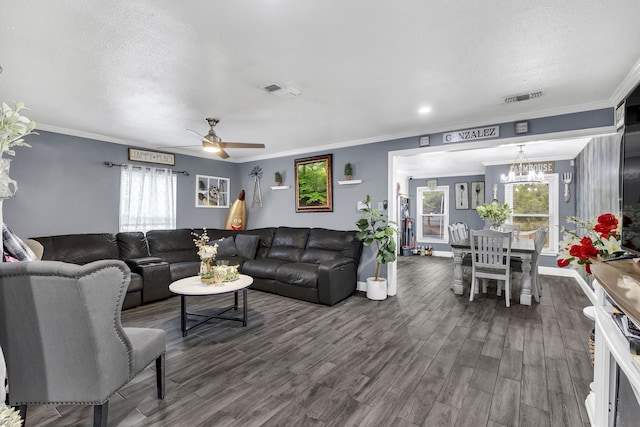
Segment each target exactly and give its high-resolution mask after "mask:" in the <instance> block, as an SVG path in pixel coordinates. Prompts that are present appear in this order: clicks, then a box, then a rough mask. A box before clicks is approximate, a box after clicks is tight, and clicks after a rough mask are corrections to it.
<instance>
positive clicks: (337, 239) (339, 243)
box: [307, 228, 362, 263]
mask: <svg viewBox="0 0 640 427" xmlns="http://www.w3.org/2000/svg"><path fill="white" fill-rule="evenodd" d="M357 233H358V232H357V231H338V230H327V229H325V228H312V229H311V231H310V232H309V239H308V240H307V248H309V249H324V250H330V251H339V252H340V253H341V254H342V256H345V257H347V258H351V259H353V260H355V262H356V263H358V262H360V254H361V252H362V242H361V241H360V240H358V239H357V238H356V235H357Z"/></svg>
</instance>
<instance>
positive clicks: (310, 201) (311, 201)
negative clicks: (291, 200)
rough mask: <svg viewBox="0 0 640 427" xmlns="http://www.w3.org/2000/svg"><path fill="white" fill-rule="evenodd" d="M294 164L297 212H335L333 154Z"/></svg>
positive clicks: (300, 160) (306, 159) (297, 160)
mask: <svg viewBox="0 0 640 427" xmlns="http://www.w3.org/2000/svg"><path fill="white" fill-rule="evenodd" d="M294 162H295V168H294V170H295V185H296V212H333V170H332V168H333V154H325V155H322V156H315V157H306V158H304V159H296V160H295V161H294Z"/></svg>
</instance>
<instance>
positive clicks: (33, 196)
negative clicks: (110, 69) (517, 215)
mask: <svg viewBox="0 0 640 427" xmlns="http://www.w3.org/2000/svg"><path fill="white" fill-rule="evenodd" d="M613 117H614V116H613V109H612V108H605V109H600V110H594V111H587V112H582V113H575V114H565V115H561V116H554V117H547V118H541V119H531V120H529V130H530V131H529V133H528V135H535V134H539V135H544V134H546V133H554V132H563V131H571V130H577V129H589V128H600V127H606V126H611V125H613ZM487 125H491V124H487ZM419 136H420V135H417V136H415V137H408V138H403V139H396V140H391V141H383V142H379V143H373V144H367V145H363V146H355V147H346V148H340V149H332V150H322V151H319V152H317V153H306V154H304V155H300V156H287V157H281V158H276V159H268V160H261V161H257V162H249V163H244V164H235V163H229V162H222V161H216V160H208V159H201V158H198V157H190V156H183V155H176V165H175V166H174V167H173V169H175V170H187V171H188V172H189V173H190V176H188V177H185V176H182V175H179V176H178V212H177V216H178V223H177V226H178V227H179V228H182V227H201V226H206V227H211V228H221V227H223V225H224V221H225V219H226V215H227V210H226V209H205V208H195V201H194V197H195V196H194V191H195V175H196V174H203V175H214V176H222V177H228V178H230V179H231V188H230V193H231V201H233V200H235V198H236V197H237V194H238V192H239V191H240V190H241V189H245V190H246V192H247V227H248V228H258V227H265V226H280V225H288V226H305V227H307V226H309V227H326V228H332V229H338V230H350V229H354V228H355V221H356V220H357V218H358V217H359V215H358V212H357V210H356V203H357V201H359V200H363V199H364V198H365V196H366V195H367V194H370V195H371V196H372V197H374V198H375V199H376V201H382V200H385V199H386V198H387V194H388V188H389V185H390V184H389V183H388V179H387V174H388V172H387V169H388V152H389V151H398V150H404V149H409V148H418V147H419ZM514 136H515V133H514V124H513V122H508V123H502V124H500V139H504V138H510V137H514ZM28 142H30V143H31V144H32V145H33V148H21V147H19V148H18V153H17V155H16V157H15V159H14V161H13V164H12V169H11V177H12V178H13V179H16V180H17V181H18V184H19V186H20V189H19V191H18V194H17V196H16V197H15V198H13V199H11V200H7V201H6V202H5V203H4V220H5V222H6V223H7V224H8V225H9V227H11V228H12V230H13V231H14V232H16V233H17V234H19V235H21V236H43V235H54V234H71V233H90V232H117V231H118V204H119V182H120V176H119V171H118V169H117V168H111V169H109V168H106V167H105V166H104V164H103V163H104V162H105V161H111V162H114V163H128V161H127V147H126V146H124V145H119V144H111V143H106V142H99V141H93V140H89V139H85V138H79V137H73V136H66V135H60V134H55V133H50V132H40V135H34V136H30V137H28ZM430 142H431V146H432V147H433V146H438V145H442V133H436V134H431V135H430ZM327 153H332V154H333V175H334V177H333V181H334V191H333V197H334V199H333V205H334V211H333V212H330V213H296V212H295V205H294V196H295V191H294V189H293V188H290V189H289V190H280V191H273V190H271V189H270V188H269V187H270V186H271V185H273V184H272V183H273V178H272V177H273V173H274V172H275V171H276V170H278V171H280V172H281V173H282V174H283V177H284V180H285V181H284V184H285V185H289V186H291V187H293V181H294V173H293V165H294V160H295V159H296V158H302V157H308V156H312V155H315V154H327ZM346 162H350V163H352V164H353V168H354V177H353V179H362V180H363V182H362V184H359V185H353V186H339V185H337V184H336V181H338V180H342V179H343V174H342V171H343V168H344V164H345V163H346ZM256 165H258V166H260V167H262V169H263V174H264V175H263V179H262V182H261V184H262V196H263V207H262V208H260V207H258V206H251V201H252V195H253V181H252V179H251V177H250V176H249V172H250V171H251V169H252V168H253V167H254V166H256ZM490 182H491V181H490V179H489V178H487V179H486V191H487V192H489V194H490V191H491V185H490ZM489 197H490V196H489ZM373 269H374V263H373V261H372V260H371V252H370V250H366V251H365V256H364V258H363V264H362V266H361V272H360V274H359V280H364V278H366V277H367V276H368V275H371V273H372V272H373Z"/></svg>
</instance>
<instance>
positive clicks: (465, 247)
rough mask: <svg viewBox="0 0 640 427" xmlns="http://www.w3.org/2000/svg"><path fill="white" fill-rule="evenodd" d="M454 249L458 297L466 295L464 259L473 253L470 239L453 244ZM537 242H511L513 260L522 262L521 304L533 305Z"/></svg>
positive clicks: (453, 287)
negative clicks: (532, 268) (532, 269)
mask: <svg viewBox="0 0 640 427" xmlns="http://www.w3.org/2000/svg"><path fill="white" fill-rule="evenodd" d="M451 248H452V249H453V283H452V285H451V287H452V289H453V292H454V293H455V294H457V295H462V294H464V283H463V282H462V259H463V258H464V256H465V254H469V253H471V240H470V238H466V239H462V240H460V241H458V242H456V243H451ZM535 251H536V248H535V242H534V241H533V240H531V239H523V238H519V239H513V240H511V259H519V260H520V261H521V262H522V290H521V292H520V304H523V305H531V260H532V258H533V254H534V253H535Z"/></svg>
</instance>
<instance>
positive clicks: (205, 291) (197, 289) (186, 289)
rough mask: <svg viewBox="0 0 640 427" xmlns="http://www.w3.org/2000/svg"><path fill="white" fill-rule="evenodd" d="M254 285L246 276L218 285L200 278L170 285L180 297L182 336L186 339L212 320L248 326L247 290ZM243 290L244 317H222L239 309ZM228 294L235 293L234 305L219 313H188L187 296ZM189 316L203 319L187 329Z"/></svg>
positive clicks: (183, 280) (171, 289)
mask: <svg viewBox="0 0 640 427" xmlns="http://www.w3.org/2000/svg"><path fill="white" fill-rule="evenodd" d="M252 283H253V278H252V277H251V276H247V275H245V274H239V275H238V279H237V280H233V281H231V282H223V283H220V284H216V285H207V284H204V283H202V282H201V281H200V276H192V277H186V278H184V279H180V280H176V281H175V282H173V283H172V284H170V285H169V290H170V291H171V292H173V293H174V294H178V295H180V328H181V330H182V336H183V337H186V336H187V332H188V331H190V330H191V329H193V328H195V327H196V326H199V325H201V324H203V323H205V322H208V321H209V320H211V319H224V320H236V321H238V322H242V326H247V288H248V287H249V286H251V284H252ZM241 290H242V302H243V304H242V317H228V316H222V315H223V314H224V313H226V312H228V311H229V310H237V309H238V292H239V291H241ZM228 292H233V293H234V305H232V306H231V307H228V308H225V309H223V310H222V311H218V312H217V313H214V314H210V313H190V312H188V311H187V301H186V297H187V296H198V295H218V294H226V293H228ZM187 316H197V317H201V318H203V319H201V320H200V321H198V322H197V323H196V324H194V325H191V326H189V327H187Z"/></svg>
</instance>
